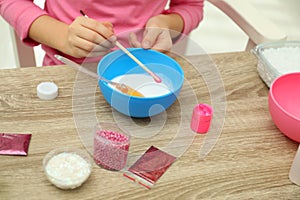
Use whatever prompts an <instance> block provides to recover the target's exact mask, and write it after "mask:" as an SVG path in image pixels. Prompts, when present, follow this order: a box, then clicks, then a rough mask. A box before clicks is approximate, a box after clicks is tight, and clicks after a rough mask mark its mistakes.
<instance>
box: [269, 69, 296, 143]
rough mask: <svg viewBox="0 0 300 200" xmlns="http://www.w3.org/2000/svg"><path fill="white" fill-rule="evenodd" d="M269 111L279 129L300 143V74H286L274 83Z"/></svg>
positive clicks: (271, 88) (271, 89) (270, 94)
mask: <svg viewBox="0 0 300 200" xmlns="http://www.w3.org/2000/svg"><path fill="white" fill-rule="evenodd" d="M269 109H270V114H271V116H272V119H273V121H274V123H275V124H276V126H277V127H278V129H279V130H280V131H281V132H282V133H283V134H285V135H286V136H287V137H289V138H290V139H292V140H294V141H296V142H300V72H295V73H290V74H285V75H282V76H280V77H278V78H277V79H275V80H274V81H273V83H272V84H271V87H270V92H269Z"/></svg>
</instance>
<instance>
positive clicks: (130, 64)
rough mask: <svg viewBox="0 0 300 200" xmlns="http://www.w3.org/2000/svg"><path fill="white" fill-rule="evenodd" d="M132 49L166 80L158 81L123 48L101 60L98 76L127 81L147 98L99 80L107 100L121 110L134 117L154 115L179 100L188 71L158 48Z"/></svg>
mask: <svg viewBox="0 0 300 200" xmlns="http://www.w3.org/2000/svg"><path fill="white" fill-rule="evenodd" d="M128 51H130V53H132V54H133V55H134V56H135V57H137V59H139V60H140V61H141V62H142V63H143V64H144V65H146V67H147V68H148V69H150V70H151V71H152V72H153V73H155V74H156V75H158V76H159V77H160V78H161V79H162V82H160V83H154V81H153V80H151V79H153V78H152V77H151V76H150V75H149V74H148V73H147V72H145V70H144V69H143V68H142V67H140V66H139V65H138V64H137V63H136V62H134V61H133V60H132V59H131V58H130V57H129V56H128V55H127V54H125V53H124V52H122V51H121V50H116V51H113V52H111V53H109V54H107V55H106V56H105V57H103V58H102V59H101V61H100V62H99V64H98V71H97V72H98V75H100V76H102V77H104V78H106V79H108V80H114V81H116V79H118V78H119V80H118V82H123V83H126V85H129V86H131V87H132V88H133V89H135V90H137V91H139V92H140V93H142V94H143V95H144V97H136V96H129V95H127V94H124V93H121V92H119V91H118V90H116V89H114V88H113V87H111V86H110V84H107V83H106V82H104V81H99V82H98V84H99V86H100V90H101V92H102V95H103V96H104V98H105V100H106V101H107V102H108V103H109V104H110V105H111V106H112V107H113V108H114V109H116V110H117V111H119V112H120V113H123V114H125V115H128V116H131V117H138V118H143V117H151V116H154V115H157V114H159V113H161V112H163V111H165V110H166V109H167V108H169V107H170V106H171V105H172V104H173V103H174V102H175V100H176V99H177V96H178V95H179V93H180V90H181V88H182V86H183V82H184V72H183V70H182V69H181V66H180V65H179V64H178V63H177V62H176V61H175V60H174V59H173V58H171V57H170V56H167V55H165V54H163V53H160V52H158V51H154V50H145V49H142V48H128ZM120 77H121V78H120ZM149 81H152V82H149ZM133 84H135V85H133Z"/></svg>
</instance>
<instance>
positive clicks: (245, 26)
mask: <svg viewBox="0 0 300 200" xmlns="http://www.w3.org/2000/svg"><path fill="white" fill-rule="evenodd" d="M207 1H208V2H210V3H211V4H213V5H214V6H215V7H217V8H219V9H220V10H221V11H222V12H224V13H225V14H226V15H227V16H229V17H230V18H231V19H232V20H233V21H234V22H235V23H236V24H237V25H238V26H239V27H240V28H241V29H242V30H243V31H244V32H245V33H246V34H247V35H248V37H249V41H248V44H247V47H246V50H250V49H252V48H253V47H254V46H255V45H256V44H260V43H263V42H267V41H276V40H285V39H286V37H287V36H286V34H285V33H284V32H282V31H281V30H280V29H279V28H278V27H277V26H276V25H275V24H273V23H272V22H271V21H270V20H269V19H267V18H265V17H264V16H262V15H261V13H259V12H258V11H257V10H256V8H255V7H253V6H252V5H251V4H249V3H248V2H247V1H246V0H207ZM11 33H12V34H11V37H12V39H13V41H14V45H13V46H14V47H15V50H14V53H15V58H16V60H17V63H18V67H26V66H36V63H35V57H34V51H33V48H31V47H28V46H25V45H24V44H22V43H21V42H20V40H19V39H18V37H16V35H15V33H14V31H11Z"/></svg>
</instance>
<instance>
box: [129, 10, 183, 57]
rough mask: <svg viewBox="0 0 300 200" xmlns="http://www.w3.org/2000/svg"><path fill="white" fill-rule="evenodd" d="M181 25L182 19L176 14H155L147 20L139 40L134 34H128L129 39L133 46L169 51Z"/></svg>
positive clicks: (180, 29)
mask: <svg viewBox="0 0 300 200" xmlns="http://www.w3.org/2000/svg"><path fill="white" fill-rule="evenodd" d="M183 27H184V24H183V19H182V18H181V16H180V15H178V14H167V15H163V14H161V15H157V16H154V17H152V18H150V19H149V20H148V22H147V24H146V28H145V31H144V35H143V39H142V41H141V42H139V41H138V39H137V37H136V35H135V34H131V35H130V37H129V41H130V43H131V45H132V46H133V47H142V48H145V49H150V48H151V49H155V50H158V51H161V52H165V51H169V50H170V49H171V48H172V44H173V40H176V39H177V38H178V36H180V34H181V31H182V30H183Z"/></svg>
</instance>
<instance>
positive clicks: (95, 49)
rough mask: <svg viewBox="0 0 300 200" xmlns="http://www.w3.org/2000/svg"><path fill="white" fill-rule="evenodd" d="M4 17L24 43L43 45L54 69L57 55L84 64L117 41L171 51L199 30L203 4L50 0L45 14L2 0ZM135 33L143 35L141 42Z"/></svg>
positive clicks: (26, 3) (23, 2) (193, 0)
mask: <svg viewBox="0 0 300 200" xmlns="http://www.w3.org/2000/svg"><path fill="white" fill-rule="evenodd" d="M166 6H168V7H169V8H168V9H166ZM80 10H82V11H84V12H85V13H86V15H87V16H88V17H84V16H82V14H81V13H80ZM0 14H1V16H3V18H4V19H5V20H6V21H8V23H10V25H12V26H13V27H14V29H15V30H16V32H17V34H18V36H19V37H20V38H21V40H22V41H23V42H24V43H26V44H28V45H31V46H34V45H38V44H42V48H43V49H44V50H45V52H46V55H45V58H44V61H43V65H56V64H61V63H60V61H58V60H57V59H55V57H54V55H55V54H60V55H63V56H66V57H68V58H70V59H72V60H74V61H76V62H79V63H80V62H82V61H83V60H84V59H85V58H86V57H98V56H102V55H104V54H105V53H107V52H108V51H110V49H111V48H112V47H114V41H116V39H118V41H120V42H121V43H122V44H124V45H125V44H126V45H125V46H129V45H131V46H132V47H142V48H145V49H149V48H151V49H157V50H160V51H166V50H169V49H170V48H171V46H172V41H174V40H175V39H177V38H178V37H179V36H180V34H189V33H190V32H191V31H192V30H193V29H194V28H196V27H197V26H198V24H199V22H200V21H201V20H202V17H203V0H170V1H168V0H130V1H127V0H85V1H76V0H74V1H67V0H46V2H45V8H44V9H41V8H40V7H38V6H36V5H35V4H34V3H33V1H30V0H0ZM137 30H143V34H142V38H141V39H138V37H137V35H136V34H137ZM125 32H127V33H131V34H129V35H130V36H129V39H128V38H126V37H125V34H123V35H122V33H125ZM117 37H118V38H117ZM128 40H129V42H126V41H128Z"/></svg>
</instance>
